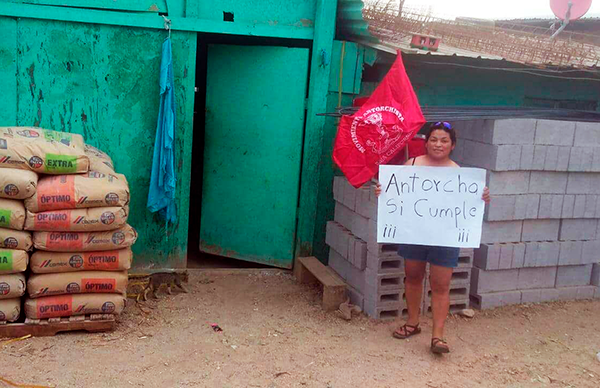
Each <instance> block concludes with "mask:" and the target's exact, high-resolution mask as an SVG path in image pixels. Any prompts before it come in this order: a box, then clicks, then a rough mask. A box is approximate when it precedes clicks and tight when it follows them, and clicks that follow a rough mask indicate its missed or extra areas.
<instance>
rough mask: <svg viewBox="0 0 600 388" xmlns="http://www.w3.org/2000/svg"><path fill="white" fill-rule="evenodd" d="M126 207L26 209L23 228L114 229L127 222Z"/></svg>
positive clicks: (127, 210) (42, 229)
mask: <svg viewBox="0 0 600 388" xmlns="http://www.w3.org/2000/svg"><path fill="white" fill-rule="evenodd" d="M128 212H129V208H128V207H95V208H89V209H73V210H51V211H47V212H41V213H31V212H30V211H27V218H26V219H25V230H35V231H42V232H49V231H56V232H71V231H73V232H84V231H90V232H92V231H102V230H114V229H118V228H120V227H121V226H123V225H125V223H127V213H128Z"/></svg>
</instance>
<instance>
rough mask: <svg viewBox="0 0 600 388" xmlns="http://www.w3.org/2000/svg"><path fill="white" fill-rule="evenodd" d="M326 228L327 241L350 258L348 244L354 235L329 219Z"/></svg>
mask: <svg viewBox="0 0 600 388" xmlns="http://www.w3.org/2000/svg"><path fill="white" fill-rule="evenodd" d="M326 228H327V231H326V236H325V243H326V244H327V245H329V246H330V247H331V248H333V249H335V250H336V251H337V252H338V253H339V254H340V255H342V257H343V258H344V260H346V259H347V258H348V244H349V240H350V238H351V237H352V235H351V234H350V232H349V231H348V230H347V229H345V228H344V227H343V226H341V225H340V224H338V223H337V222H335V221H329V222H328V223H327V227H326Z"/></svg>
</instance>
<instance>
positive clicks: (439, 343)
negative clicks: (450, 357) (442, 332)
mask: <svg viewBox="0 0 600 388" xmlns="http://www.w3.org/2000/svg"><path fill="white" fill-rule="evenodd" d="M431 352H432V353H435V354H444V353H450V348H449V347H448V343H447V342H446V341H445V340H443V339H441V338H435V337H434V338H432V339H431Z"/></svg>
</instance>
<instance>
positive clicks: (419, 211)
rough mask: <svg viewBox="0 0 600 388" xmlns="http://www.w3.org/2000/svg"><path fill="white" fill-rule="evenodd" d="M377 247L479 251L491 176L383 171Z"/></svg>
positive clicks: (447, 170)
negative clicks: (400, 245) (472, 249)
mask: <svg viewBox="0 0 600 388" xmlns="http://www.w3.org/2000/svg"><path fill="white" fill-rule="evenodd" d="M379 183H380V184H381V195H380V197H379V205H378V210H377V242H379V243H388V244H389V243H392V244H415V245H433V246H444V247H457V248H478V247H479V243H480V241H481V225H482V222H483V212H484V205H485V204H484V202H483V200H482V199H481V196H482V194H483V189H484V187H485V170H482V169H479V168H451V167H415V166H391V165H382V166H380V167H379Z"/></svg>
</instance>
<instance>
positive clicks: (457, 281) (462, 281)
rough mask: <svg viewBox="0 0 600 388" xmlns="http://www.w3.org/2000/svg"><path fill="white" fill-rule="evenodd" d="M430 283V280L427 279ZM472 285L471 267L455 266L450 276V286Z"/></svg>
mask: <svg viewBox="0 0 600 388" xmlns="http://www.w3.org/2000/svg"><path fill="white" fill-rule="evenodd" d="M427 282H428V284H429V280H427ZM470 285H471V268H454V270H453V271H452V277H451V278H450V287H451V288H456V287H461V286H465V287H469V286H470Z"/></svg>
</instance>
